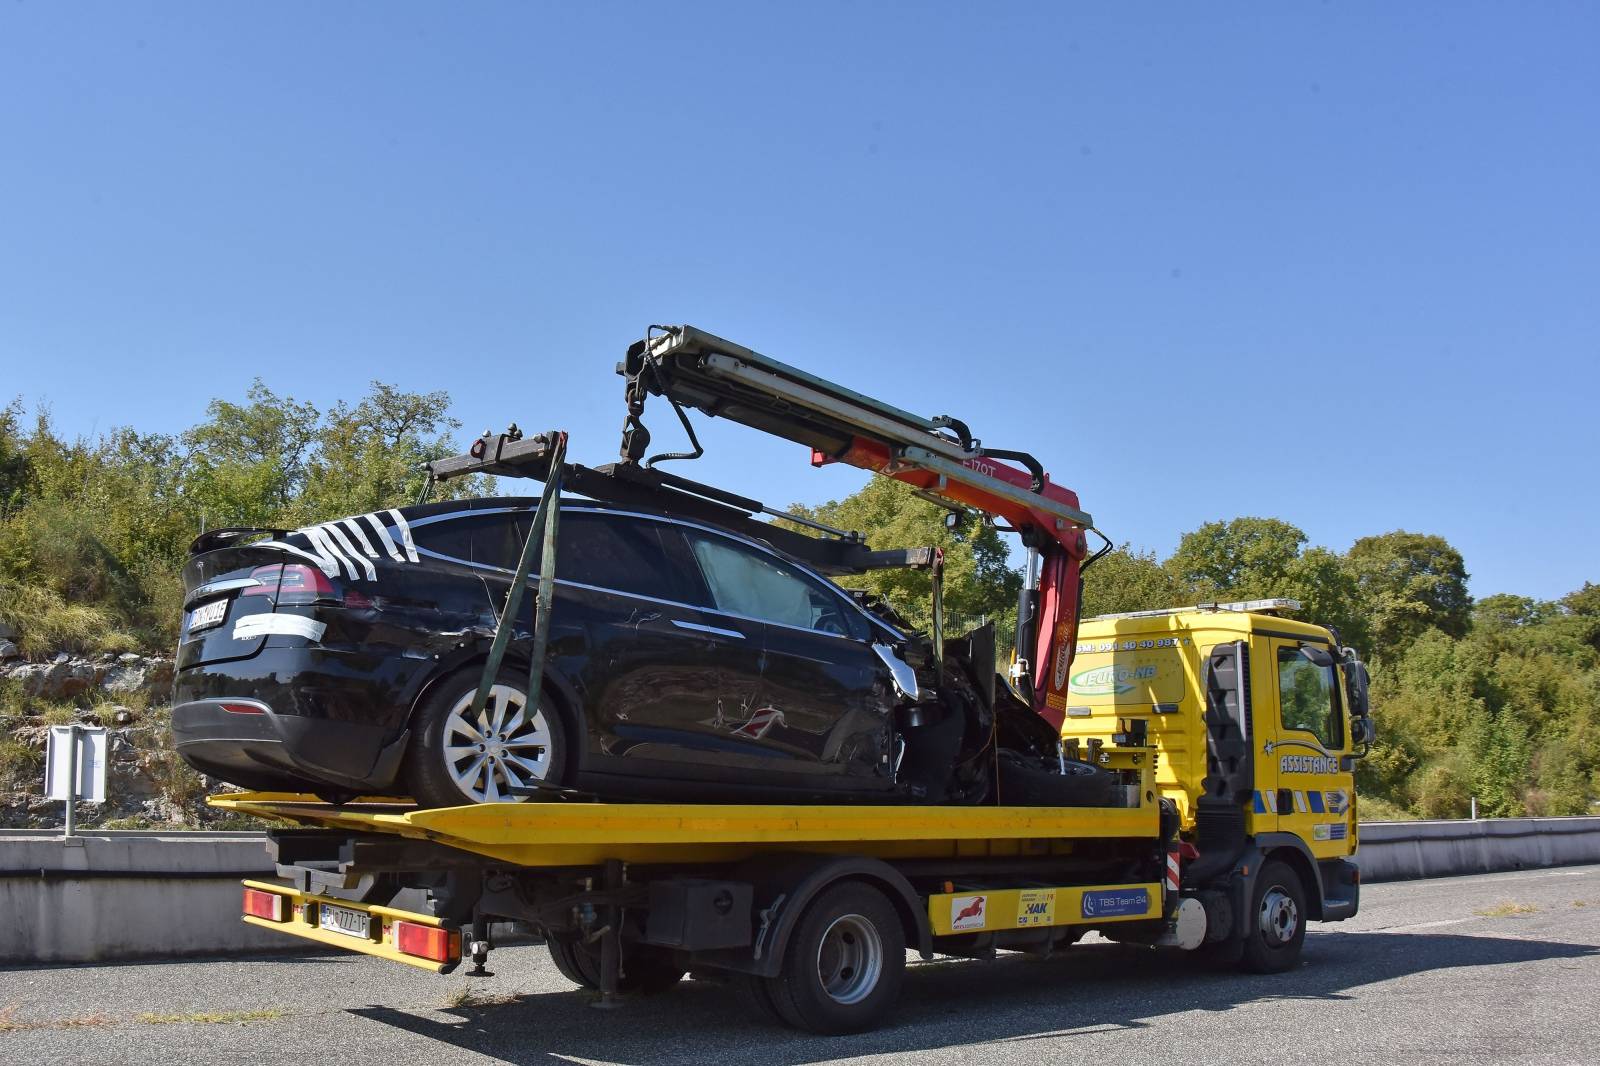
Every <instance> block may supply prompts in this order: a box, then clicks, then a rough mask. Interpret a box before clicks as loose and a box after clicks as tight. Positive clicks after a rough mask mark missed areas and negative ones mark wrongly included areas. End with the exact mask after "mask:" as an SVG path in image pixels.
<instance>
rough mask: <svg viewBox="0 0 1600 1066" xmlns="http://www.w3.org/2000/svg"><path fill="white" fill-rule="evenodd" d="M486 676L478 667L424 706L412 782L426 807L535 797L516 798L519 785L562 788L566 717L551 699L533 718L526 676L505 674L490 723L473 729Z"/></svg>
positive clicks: (488, 711)
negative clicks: (514, 790)
mask: <svg viewBox="0 0 1600 1066" xmlns="http://www.w3.org/2000/svg"><path fill="white" fill-rule="evenodd" d="M481 676H482V671H481V670H480V669H479V668H477V667H467V668H466V669H464V670H457V671H456V672H455V673H453V674H451V675H450V676H449V677H447V678H445V679H444V680H443V681H441V682H439V683H438V684H436V685H434V686H433V687H432V688H431V689H430V690H429V691H428V693H427V695H426V696H424V697H423V699H422V701H421V702H420V703H419V704H418V706H417V713H416V717H415V725H414V728H413V732H412V737H411V744H410V747H409V750H407V752H406V780H407V782H408V783H409V784H410V787H411V796H412V798H413V799H415V800H416V801H417V804H418V805H419V806H422V807H464V806H467V805H469V804H473V803H490V802H501V803H508V802H517V801H519V800H523V799H527V798H528V797H526V796H514V795H512V794H511V793H510V792H509V791H508V786H510V785H512V784H524V785H526V784H530V783H532V782H533V781H534V780H538V781H543V782H545V783H547V784H551V785H560V784H562V783H563V780H562V772H563V770H564V769H565V767H566V759H567V729H566V723H565V721H563V720H562V717H561V712H560V711H559V710H557V709H556V707H555V706H554V705H553V703H552V702H551V700H550V699H549V697H548V696H547V697H546V698H544V699H542V700H540V701H539V706H538V708H537V709H536V710H533V711H532V712H531V713H530V712H529V709H528V697H527V692H526V691H525V690H526V688H527V687H528V679H527V677H526V675H519V674H518V673H517V672H515V671H511V670H502V671H500V675H499V676H498V677H497V678H495V682H494V688H493V689H491V690H490V693H489V703H488V705H487V706H486V707H485V708H484V717H485V719H486V720H487V721H486V722H469V721H467V719H468V718H470V717H471V707H472V698H473V696H474V695H475V694H476V693H477V690H478V679H479V678H480V677H481ZM480 732H481V735H480ZM474 748H476V749H477V751H476V752H474V751H472V750H470V749H474ZM475 771H476V772H475Z"/></svg>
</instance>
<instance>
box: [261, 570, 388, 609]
mask: <svg viewBox="0 0 1600 1066" xmlns="http://www.w3.org/2000/svg"><path fill="white" fill-rule="evenodd" d="M250 576H251V577H252V578H254V579H255V580H256V581H258V582H260V584H257V585H251V586H250V587H249V588H247V589H245V590H244V591H242V592H241V593H239V595H241V596H271V595H273V594H274V593H276V594H277V597H278V598H277V601H276V602H277V604H278V605H279V606H302V607H303V606H306V605H307V604H313V603H340V604H344V605H345V606H347V607H367V606H369V605H370V604H369V601H368V600H367V598H366V597H365V596H363V595H361V593H359V592H350V593H347V592H345V591H344V590H343V589H341V588H339V586H337V585H335V584H334V583H333V582H332V581H330V580H329V579H328V575H327V574H324V573H323V572H322V571H321V570H319V569H317V568H316V567H314V566H307V565H305V564H304V563H273V564H272V565H271V566H258V567H256V568H255V569H254V570H252V571H250Z"/></svg>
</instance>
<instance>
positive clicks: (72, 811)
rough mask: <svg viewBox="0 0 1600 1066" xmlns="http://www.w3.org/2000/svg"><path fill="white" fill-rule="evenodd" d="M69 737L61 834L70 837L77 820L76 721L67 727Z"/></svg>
mask: <svg viewBox="0 0 1600 1066" xmlns="http://www.w3.org/2000/svg"><path fill="white" fill-rule="evenodd" d="M69 736H70V739H69V740H68V741H67V747H68V751H67V824H66V827H65V828H64V829H63V830H62V833H61V835H62V836H66V837H70V836H71V835H72V830H73V824H74V823H75V822H76V821H77V809H76V808H77V803H78V723H76V722H74V723H72V725H71V726H70V727H69Z"/></svg>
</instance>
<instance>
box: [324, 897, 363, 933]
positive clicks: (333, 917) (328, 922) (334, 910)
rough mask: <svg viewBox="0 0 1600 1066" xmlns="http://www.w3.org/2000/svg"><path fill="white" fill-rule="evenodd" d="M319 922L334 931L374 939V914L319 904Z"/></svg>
mask: <svg viewBox="0 0 1600 1066" xmlns="http://www.w3.org/2000/svg"><path fill="white" fill-rule="evenodd" d="M317 924H318V925H320V926H322V928H324V929H326V930H328V931H329V932H332V933H344V934H345V935H346V936H356V937H360V938H361V939H363V940H371V939H372V916H371V915H370V914H366V913H364V912H362V911H353V910H351V909H350V908H349V907H335V906H333V905H331V904H328V903H319V904H317Z"/></svg>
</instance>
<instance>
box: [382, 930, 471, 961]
mask: <svg viewBox="0 0 1600 1066" xmlns="http://www.w3.org/2000/svg"><path fill="white" fill-rule="evenodd" d="M394 946H395V950H397V951H399V952H401V953H402V954H405V955H414V956H416V957H417V958H419V959H430V960H432V961H434V962H457V961H459V960H460V958H461V932H460V930H457V929H440V928H438V927H437V926H432V925H418V924H417V923H416V922H395V923H394Z"/></svg>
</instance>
